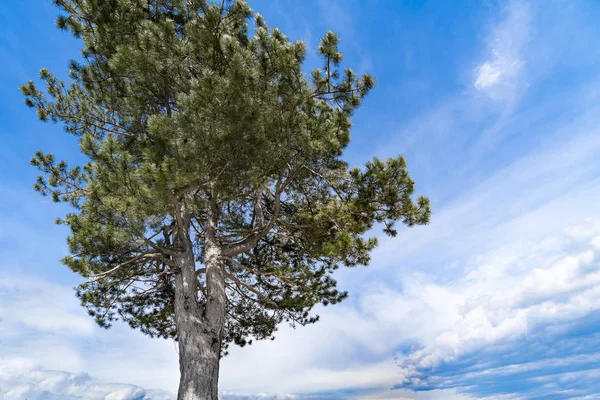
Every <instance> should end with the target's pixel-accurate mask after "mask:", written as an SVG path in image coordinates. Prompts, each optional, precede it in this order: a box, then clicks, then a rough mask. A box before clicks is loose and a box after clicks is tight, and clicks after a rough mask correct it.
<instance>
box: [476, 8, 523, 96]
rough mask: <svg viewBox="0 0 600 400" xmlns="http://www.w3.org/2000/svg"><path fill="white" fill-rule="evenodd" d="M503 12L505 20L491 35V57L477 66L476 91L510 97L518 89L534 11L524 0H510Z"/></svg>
mask: <svg viewBox="0 0 600 400" xmlns="http://www.w3.org/2000/svg"><path fill="white" fill-rule="evenodd" d="M504 13H505V14H506V15H505V17H504V19H503V21H502V22H501V23H500V24H498V25H497V26H496V27H495V28H494V29H493V30H492V32H491V34H490V38H489V44H488V52H489V56H490V59H489V60H487V61H485V62H483V63H482V64H481V65H479V66H478V67H477V68H476V74H475V79H474V82H473V86H474V87H475V88H476V89H477V90H479V91H482V92H486V93H488V94H490V95H491V96H494V97H500V96H507V95H508V94H510V93H512V92H513V91H514V90H515V86H516V85H517V77H518V75H519V73H520V72H521V69H522V67H523V63H524V60H523V54H522V52H523V49H524V47H525V44H526V43H527V40H528V39H529V30H530V23H531V11H530V9H529V7H528V6H527V5H526V4H524V3H523V2H521V1H516V0H513V1H511V2H510V3H509V5H508V6H507V7H506V9H505V10H504Z"/></svg>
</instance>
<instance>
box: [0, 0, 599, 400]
mask: <svg viewBox="0 0 600 400" xmlns="http://www.w3.org/2000/svg"><path fill="white" fill-rule="evenodd" d="M5 3H6V4H1V5H0V59H1V60H2V63H1V64H0V69H1V71H0V72H1V74H0V92H1V93H2V97H1V98H0V105H1V107H0V143H2V145H1V146H0V259H2V267H0V318H1V320H0V399H1V398H2V396H4V399H5V400H9V399H10V400H14V399H25V398H27V399H30V400H31V399H79V398H89V399H96V398H102V399H104V398H105V399H154V400H163V399H164V400H167V399H172V398H173V397H172V395H171V393H173V392H174V391H175V390H176V387H177V381H178V365H177V353H176V349H175V346H174V345H173V343H172V342H169V341H164V340H152V339H149V338H147V337H144V336H143V335H142V334H140V333H138V332H135V331H132V330H130V329H129V328H127V327H125V326H123V325H120V324H117V325H116V326H115V327H114V328H112V329H111V330H108V331H106V330H102V329H100V328H98V327H96V326H95V325H94V324H93V321H92V320H91V319H90V318H88V317H87V315H86V313H85V311H84V310H83V309H81V308H80V307H79V305H78V302H77V300H76V299H75V298H74V296H73V291H72V287H73V286H74V285H76V284H77V283H78V282H79V280H78V278H77V277H76V276H75V275H73V274H72V273H71V272H70V271H69V270H68V269H67V268H66V267H64V266H62V265H60V264H59V262H58V261H57V260H58V259H60V258H61V257H62V256H63V255H65V254H66V252H67V248H66V244H65V237H66V234H67V232H66V231H65V230H64V229H63V228H61V227H57V226H55V225H53V221H54V219H55V218H56V217H58V216H60V215H61V214H62V213H63V212H64V211H65V208H64V207H63V206H58V205H55V204H53V203H51V202H49V201H47V200H46V199H44V198H41V197H39V196H38V194H37V193H35V192H34V191H33V190H32V184H33V182H34V180H35V176H36V171H35V170H34V169H33V168H32V167H30V166H29V165H28V161H29V159H30V157H31V156H32V155H33V153H34V151H35V150H37V149H44V150H47V151H53V152H54V153H55V154H56V155H57V156H59V157H62V158H66V159H70V160H78V159H79V158H78V157H79V156H78V154H77V148H76V146H75V144H74V142H73V140H72V138H70V137H69V136H68V135H66V134H65V133H64V132H63V131H62V129H61V127H60V126H55V125H51V124H42V123H40V122H39V121H37V119H36V118H35V115H34V113H33V112H32V111H31V110H29V109H27V108H26V107H25V106H24V104H23V99H22V97H21V95H20V94H19V92H18V86H19V85H20V84H22V83H24V82H26V81H27V80H28V79H32V78H35V77H36V76H37V71H38V70H39V69H40V68H42V67H46V68H49V69H50V70H52V71H53V72H55V73H57V74H59V75H63V76H64V75H65V71H66V67H67V61H68V59H70V58H73V57H77V54H78V46H79V45H78V43H77V42H76V41H75V40H73V39H72V38H71V37H69V36H67V35H66V34H65V33H62V32H60V31H58V30H57V29H56V28H54V25H53V20H54V17H55V16H56V14H57V10H56V9H54V7H53V6H52V5H51V4H50V3H51V2H49V1H41V2H36V4H35V7H32V4H33V3H32V2H5ZM9 3H10V4H9ZM250 4H251V5H252V6H253V8H255V10H257V11H259V12H260V13H262V14H263V15H264V16H265V19H266V20H267V22H268V23H269V25H271V26H278V27H280V28H281V29H282V30H283V31H284V32H285V33H286V34H288V36H290V37H291V38H292V39H302V40H305V41H306V42H307V43H308V46H309V53H310V52H311V51H312V53H311V56H309V58H308V60H307V70H308V69H310V68H312V67H314V66H316V65H317V63H318V59H317V57H315V56H314V54H315V50H316V46H317V43H318V40H319V38H320V36H321V35H322V34H323V33H324V32H325V31H326V30H328V29H331V30H334V31H336V32H338V33H340V35H341V38H342V42H341V47H342V51H343V52H344V54H345V63H346V65H349V66H352V67H354V68H355V69H357V70H358V71H359V72H370V73H372V74H373V75H374V76H375V78H376V80H377V83H378V85H377V87H376V88H375V89H374V91H373V92H372V93H371V94H369V97H368V98H367V100H366V101H365V103H364V106H363V107H362V108H361V110H360V111H359V112H358V113H357V115H356V118H355V123H354V131H353V141H352V143H351V145H350V147H349V149H348V153H347V157H348V160H349V161H350V162H352V163H357V164H359V163H362V162H364V161H366V160H368V159H370V158H372V157H373V156H376V155H377V156H381V157H386V156H393V155H396V154H398V153H402V154H404V155H405V156H406V158H407V160H408V163H409V169H410V172H411V174H412V175H413V177H414V178H415V180H416V182H417V191H418V192H419V193H420V194H421V193H422V194H426V195H428V196H429V197H430V198H431V200H432V205H433V211H434V214H433V218H432V223H431V225H429V226H426V227H417V228H412V229H403V230H401V231H400V233H399V235H398V237H396V238H393V239H390V238H385V237H382V238H381V245H380V247H379V248H378V249H377V250H376V251H375V252H374V254H373V260H372V263H371V266H370V267H368V268H358V269H351V270H344V271H340V273H339V274H338V275H337V278H338V281H339V283H340V286H341V287H343V288H344V289H347V290H349V292H350V298H349V299H348V300H347V301H346V302H344V303H342V304H340V305H337V306H335V307H328V308H324V309H319V310H318V312H319V314H320V315H321V321H320V322H319V323H318V324H315V325H314V326H310V327H307V328H300V329H297V330H292V329H290V328H287V327H283V326H282V327H281V329H280V330H279V332H278V335H277V340H275V341H274V342H268V343H266V342H265V343H257V344H255V345H253V346H250V347H247V348H244V349H233V351H232V352H231V353H232V354H231V355H230V356H228V357H227V358H226V359H225V360H224V361H223V365H222V374H221V390H222V397H223V398H224V399H232V400H233V399H239V400H242V399H248V400H255V399H263V400H269V399H321V398H327V399H478V398H488V399H595V398H600V395H598V394H597V393H600V202H599V201H598V198H599V196H600V158H599V157H598V155H599V154H600V68H599V65H600V39H599V38H600V25H599V24H598V23H597V21H598V18H599V17H600V3H598V2H597V1H593V0H588V1H584V0H563V1H560V0H556V1H555V0H552V1H551V0H548V1H543V2H542V1H527V0H513V1H491V0H486V1H475V0H473V1H460V2H457V1H450V0H448V1H444V0H438V1H417V0H406V1H400V0H398V1H391V0H387V1H383V0H373V1H371V0H370V1H358V0H344V1H333V0H329V1H326V0H307V1H302V2H292V1H287V0H279V1H267V0H261V1H259V0H256V1H251V2H250ZM86 396H87V397H86Z"/></svg>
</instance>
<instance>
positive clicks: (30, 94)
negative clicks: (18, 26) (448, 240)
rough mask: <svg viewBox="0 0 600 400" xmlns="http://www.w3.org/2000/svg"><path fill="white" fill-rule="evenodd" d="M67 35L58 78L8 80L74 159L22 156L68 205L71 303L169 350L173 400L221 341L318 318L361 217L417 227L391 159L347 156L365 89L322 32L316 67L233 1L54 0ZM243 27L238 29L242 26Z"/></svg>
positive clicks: (192, 395) (352, 253)
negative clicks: (168, 343) (17, 83)
mask: <svg viewBox="0 0 600 400" xmlns="http://www.w3.org/2000/svg"><path fill="white" fill-rule="evenodd" d="M55 3H56V4H57V5H58V6H59V7H60V8H62V10H63V11H64V15H63V16H60V17H59V18H58V20H57V24H58V26H59V27H60V28H62V29H66V30H68V31H70V32H71V33H72V34H73V35H75V36H76V37H77V38H81V39H82V41H83V49H82V59H81V60H79V61H71V63H70V71H69V76H70V83H69V84H67V83H66V82H64V81H61V80H59V79H58V78H56V77H55V76H54V75H52V74H51V73H50V72H48V71H47V70H45V69H42V70H41V72H40V78H41V79H42V80H43V81H44V82H45V85H46V90H45V92H46V93H42V92H41V91H40V90H39V89H38V88H37V87H36V85H35V84H34V83H33V82H29V83H28V84H26V85H23V86H22V88H21V89H22V92H23V93H24V95H25V96H26V104H27V105H29V106H31V107H34V108H36V109H37V114H38V116H39V118H40V119H41V120H43V121H46V120H51V121H53V122H60V123H62V124H63V125H64V127H65V128H66V130H67V131H68V132H69V133H71V134H73V135H75V136H76V137H77V139H78V141H79V145H80V148H81V151H82V153H83V154H84V155H85V156H86V157H87V163H85V165H82V166H75V167H74V168H70V167H68V166H67V163H66V162H64V161H60V162H57V161H56V160H55V158H54V156H53V155H52V154H45V153H43V152H37V153H36V155H35V156H34V158H33V159H32V164H33V165H35V166H36V167H38V168H39V169H40V170H41V171H42V172H43V176H41V177H40V178H39V179H38V182H37V184H36V185H35V187H36V189H37V190H38V191H40V192H41V193H42V194H43V195H49V196H51V197H52V199H53V200H54V201H57V202H67V203H69V204H70V205H71V206H72V208H73V212H71V213H68V214H67V215H66V216H65V217H64V218H62V219H59V220H58V221H57V223H60V224H65V225H67V226H68V227H69V228H70V232H71V233H70V236H69V238H68V244H69V248H70V251H71V255H69V256H68V257H66V258H65V259H64V260H63V262H64V263H65V264H66V265H67V266H68V267H70V268H71V269H72V270H73V271H74V272H76V273H78V274H80V275H82V276H83V277H85V278H86V281H85V282H84V283H83V284H81V285H80V286H79V287H78V290H77V295H78V296H79V298H80V299H81V302H82V305H83V306H85V307H87V309H88V310H89V313H90V315H92V316H93V317H95V319H96V321H97V322H98V324H100V325H101V326H103V327H109V326H110V324H111V322H113V321H114V320H116V319H118V318H120V319H122V320H124V321H126V322H128V323H129V324H130V325H131V326H132V327H133V328H138V329H140V330H141V331H142V332H144V333H146V334H148V335H150V336H157V337H163V338H174V339H175V340H177V342H178V345H179V356H180V370H181V381H180V387H179V396H178V398H179V399H180V400H198V399H216V398H217V382H218V373H219V360H220V357H221V356H222V355H224V354H226V350H227V346H228V344H230V343H235V344H238V345H241V346H243V345H245V344H247V343H250V342H251V341H252V340H253V339H266V338H273V333H274V331H275V329H276V327H277V325H278V324H279V323H280V322H284V321H287V322H289V323H291V324H292V325H295V324H300V325H305V324H310V323H313V322H316V321H317V320H318V317H317V316H314V315H312V314H310V313H309V312H310V311H311V309H312V308H313V307H314V306H315V305H316V304H319V303H321V304H324V305H327V304H335V303H337V302H339V301H341V300H342V299H344V298H345V297H346V296H347V293H346V292H342V291H338V290H337V289H336V282H335V280H334V279H333V278H332V273H333V271H334V270H335V269H337V268H338V267H339V266H348V267H351V266H355V265H359V264H365V265H366V264H367V263H368V261H369V252H370V250H372V249H373V248H374V247H375V246H376V243H377V242H376V240H375V239H374V238H366V237H365V233H366V232H367V231H369V230H370V229H371V228H372V227H373V226H374V225H375V224H377V225H380V226H382V227H383V228H384V231H385V232H386V233H387V234H389V235H392V236H393V235H395V234H396V230H395V226H394V223H395V222H397V221H400V222H402V223H404V224H406V225H408V226H411V225H414V224H425V223H427V222H428V220H429V217H430V208H429V201H428V200H427V198H425V197H420V198H418V200H416V201H413V200H412V194H413V192H414V183H413V181H412V180H411V178H410V176H409V174H408V172H407V170H406V162H405V160H404V158H403V157H397V158H392V159H389V160H387V161H382V160H379V159H374V160H373V161H371V162H369V163H367V164H366V165H365V166H364V167H362V168H350V167H349V166H348V164H347V163H346V162H344V161H343V160H342V159H341V156H342V152H343V150H344V148H345V147H346V146H347V145H348V143H349V141H350V135H349V134H350V128H351V122H350V117H351V116H352V114H353V112H354V111H355V109H356V108H357V107H358V106H359V105H360V104H361V101H362V99H363V98H364V96H365V95H366V94H367V93H368V92H369V90H370V89H371V88H372V87H373V85H374V81H373V78H371V77H370V76H369V75H362V76H358V75H357V74H356V73H354V72H353V71H352V70H351V69H344V70H341V69H340V62H341V61H342V54H341V53H340V52H339V50H338V40H339V39H338V36H336V35H335V34H334V33H332V32H327V34H326V35H325V36H324V37H323V39H322V40H321V42H320V45H319V48H318V53H319V54H320V55H321V57H322V58H323V61H324V66H323V68H322V69H316V70H314V71H313V72H312V73H310V74H309V75H306V74H305V73H303V71H302V64H303V60H304V58H305V54H306V46H305V44H304V43H302V42H300V41H298V42H294V43H292V42H290V41H289V39H288V38H287V37H286V36H284V35H283V34H282V33H281V32H280V31H279V30H278V29H270V28H269V27H268V26H267V25H266V23H265V21H264V20H263V18H262V17H261V16H260V15H258V14H254V13H253V12H252V10H251V9H250V8H249V6H248V5H247V4H246V3H245V2H244V1H229V2H222V3H221V2H219V3H213V2H210V1H206V0H55ZM250 26H251V28H250Z"/></svg>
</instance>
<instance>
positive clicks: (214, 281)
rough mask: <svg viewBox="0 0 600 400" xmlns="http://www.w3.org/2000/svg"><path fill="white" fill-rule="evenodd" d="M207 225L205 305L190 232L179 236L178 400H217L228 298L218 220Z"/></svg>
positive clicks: (177, 309) (177, 288) (177, 294)
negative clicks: (218, 242) (200, 298)
mask: <svg viewBox="0 0 600 400" xmlns="http://www.w3.org/2000/svg"><path fill="white" fill-rule="evenodd" d="M211 214H212V213H211ZM212 215H215V214H212ZM207 225H208V226H207V238H206V242H205V267H206V297H207V299H206V302H205V303H204V305H201V304H199V303H198V279H197V276H196V262H195V256H194V253H193V247H192V242H191V240H190V238H189V229H184V231H183V234H180V235H179V236H180V238H179V239H180V240H181V241H182V242H183V243H181V244H182V245H183V246H182V248H183V249H185V251H184V252H183V253H181V254H180V255H178V256H177V257H176V263H177V267H178V268H179V273H178V274H177V276H176V279H175V324H176V326H177V339H178V343H179V369H180V373H181V378H180V381H179V392H178V396H177V399H178V400H217V399H218V382H219V362H220V357H221V343H222V338H223V330H224V326H225V313H226V302H227V298H226V294H225V281H224V271H223V264H222V260H221V249H220V247H219V246H218V244H217V243H216V241H215V240H214V238H215V236H214V233H215V228H216V218H214V219H213V218H210V220H209V221H208V224H207Z"/></svg>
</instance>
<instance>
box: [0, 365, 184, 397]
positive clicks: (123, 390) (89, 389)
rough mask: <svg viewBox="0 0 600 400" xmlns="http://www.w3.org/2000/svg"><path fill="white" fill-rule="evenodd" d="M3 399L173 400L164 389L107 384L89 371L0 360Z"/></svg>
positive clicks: (1, 395)
mask: <svg viewBox="0 0 600 400" xmlns="http://www.w3.org/2000/svg"><path fill="white" fill-rule="evenodd" d="M0 398H1V399H3V400H42V399H43V400H81V399H85V400H97V399H98V400H99V399H102V400H142V399H144V400H174V399H175V396H174V395H173V394H171V393H168V392H165V391H162V390H145V389H142V388H140V387H137V386H135V385H129V384H121V383H104V382H100V381H97V380H95V379H92V378H91V377H90V376H89V375H87V374H73V373H69V372H64V371H52V370H44V369H40V368H39V367H37V366H36V365H34V364H32V363H31V362H28V361H26V360H19V359H12V360H2V361H1V362H0Z"/></svg>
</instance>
